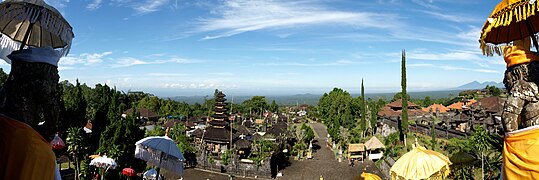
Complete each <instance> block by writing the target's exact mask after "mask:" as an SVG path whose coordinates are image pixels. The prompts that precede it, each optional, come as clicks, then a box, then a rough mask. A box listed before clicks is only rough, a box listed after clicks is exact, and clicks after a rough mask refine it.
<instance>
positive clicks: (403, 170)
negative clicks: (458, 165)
mask: <svg viewBox="0 0 539 180" xmlns="http://www.w3.org/2000/svg"><path fill="white" fill-rule="evenodd" d="M449 165H451V161H449V158H447V156H444V155H443V154H441V153H438V152H436V151H431V150H427V149H425V148H424V147H421V146H417V147H416V148H414V149H413V150H411V151H410V152H407V153H406V154H404V155H402V157H401V158H399V159H398V160H397V161H396V162H395V164H393V166H392V167H391V169H390V172H391V177H392V179H427V178H430V177H432V176H433V175H442V176H444V177H446V176H447V175H449Z"/></svg>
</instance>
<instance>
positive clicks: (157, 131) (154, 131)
mask: <svg viewBox="0 0 539 180" xmlns="http://www.w3.org/2000/svg"><path fill="white" fill-rule="evenodd" d="M164 135H165V130H163V128H161V126H154V128H153V129H152V130H149V131H146V135H145V137H150V136H164Z"/></svg>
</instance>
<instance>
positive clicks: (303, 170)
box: [277, 123, 382, 180]
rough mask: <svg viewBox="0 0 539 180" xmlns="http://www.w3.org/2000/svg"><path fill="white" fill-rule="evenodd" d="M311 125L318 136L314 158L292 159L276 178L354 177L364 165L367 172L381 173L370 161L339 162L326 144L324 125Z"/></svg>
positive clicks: (359, 173) (358, 174)
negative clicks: (354, 163)
mask: <svg viewBox="0 0 539 180" xmlns="http://www.w3.org/2000/svg"><path fill="white" fill-rule="evenodd" d="M311 125H312V127H313V129H314V130H315V131H316V133H317V134H318V136H319V137H317V138H315V140H314V142H315V143H313V147H319V149H317V150H316V151H315V152H314V153H313V156H314V158H313V159H307V160H303V161H294V160H292V165H290V166H289V167H286V168H285V169H284V170H281V172H282V173H283V177H278V178H277V179H301V180H303V179H305V180H307V179H309V180H312V179H319V178H320V176H323V177H324V179H325V180H330V179H354V177H358V176H360V175H361V172H362V171H363V168H364V167H367V172H370V173H375V174H379V175H381V173H380V172H379V170H378V169H377V168H376V167H375V166H374V163H372V161H371V162H370V163H360V164H359V165H357V166H355V167H351V166H349V165H348V161H346V160H343V162H340V163H339V161H338V160H337V159H336V158H335V155H334V154H333V151H331V148H329V147H327V146H326V137H327V134H328V133H327V130H326V127H325V126H324V125H323V124H321V123H312V124H311ZM315 149H316V148H315ZM381 177H382V176H381Z"/></svg>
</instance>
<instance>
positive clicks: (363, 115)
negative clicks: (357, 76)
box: [359, 79, 367, 136]
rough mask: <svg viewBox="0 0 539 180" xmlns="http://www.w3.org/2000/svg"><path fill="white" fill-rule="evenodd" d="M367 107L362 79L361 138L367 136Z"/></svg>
mask: <svg viewBox="0 0 539 180" xmlns="http://www.w3.org/2000/svg"><path fill="white" fill-rule="evenodd" d="M366 108H367V106H366V104H365V87H363V79H361V122H360V125H359V127H361V131H362V132H361V133H362V134H361V136H364V135H365V130H367V120H366V116H367V115H366V113H365V110H366Z"/></svg>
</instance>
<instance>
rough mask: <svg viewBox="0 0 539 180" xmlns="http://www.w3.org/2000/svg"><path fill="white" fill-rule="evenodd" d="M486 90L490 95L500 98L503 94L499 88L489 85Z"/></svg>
mask: <svg viewBox="0 0 539 180" xmlns="http://www.w3.org/2000/svg"><path fill="white" fill-rule="evenodd" d="M485 89H486V90H487V92H488V94H490V95H492V96H500V95H501V94H502V91H501V90H500V89H499V88H497V87H496V86H489V85H487V87H485Z"/></svg>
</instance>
